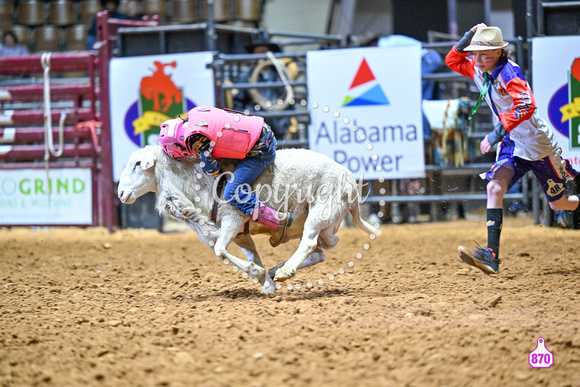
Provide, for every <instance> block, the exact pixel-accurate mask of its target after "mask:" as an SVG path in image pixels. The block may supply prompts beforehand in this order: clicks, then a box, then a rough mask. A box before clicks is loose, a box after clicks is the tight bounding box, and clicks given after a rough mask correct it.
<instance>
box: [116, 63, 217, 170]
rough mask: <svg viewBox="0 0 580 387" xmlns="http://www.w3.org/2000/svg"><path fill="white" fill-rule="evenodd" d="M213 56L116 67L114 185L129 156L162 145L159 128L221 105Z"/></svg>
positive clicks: (126, 64) (118, 64)
mask: <svg viewBox="0 0 580 387" xmlns="http://www.w3.org/2000/svg"><path fill="white" fill-rule="evenodd" d="M211 62H212V53H211V52H196V53H186V54H170V55H153V56H139V57H128V58H114V59H113V60H112V61H111V64H110V69H111V78H110V88H111V95H110V101H111V130H112V142H113V144H112V145H113V179H114V180H115V181H119V177H120V176H121V172H122V171H123V168H124V167H125V163H126V162H127V160H128V159H129V155H130V154H131V153H132V152H134V151H135V150H137V149H139V148H141V147H143V146H145V145H157V138H158V137H159V125H160V124H161V123H163V121H165V120H167V119H169V118H175V117H177V116H178V115H180V114H181V115H182V117H185V114H184V113H187V111H189V110H190V109H192V108H194V107H195V106H198V105H211V106H214V105H215V89H214V80H213V70H212V69H210V68H208V67H207V65H208V64H209V63H211Z"/></svg>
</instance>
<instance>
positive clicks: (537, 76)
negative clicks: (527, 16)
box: [532, 36, 580, 170]
mask: <svg viewBox="0 0 580 387" xmlns="http://www.w3.org/2000/svg"><path fill="white" fill-rule="evenodd" d="M577 58H580V36H553V37H541V38H534V39H532V74H533V83H532V89H533V91H534V96H535V97H536V105H537V108H538V111H539V113H540V116H541V117H542V118H543V119H545V120H546V121H547V122H548V124H549V125H551V126H552V127H553V128H554V129H556V130H555V131H554V132H555V135H556V139H557V140H558V144H559V145H560V147H561V148H562V156H563V157H564V158H567V159H568V160H570V163H571V164H572V166H573V167H574V169H576V170H580V146H579V143H580V139H579V134H578V132H579V131H578V117H579V116H580V91H579V90H578V82H580V61H576V63H577V64H576V67H575V68H574V70H575V71H574V73H573V64H574V62H575V59H577ZM574 83H575V84H576V85H575V86H573V84H574ZM572 123H575V126H574V127H571V126H572ZM570 133H573V135H572V136H570Z"/></svg>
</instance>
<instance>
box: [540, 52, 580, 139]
mask: <svg viewBox="0 0 580 387" xmlns="http://www.w3.org/2000/svg"><path fill="white" fill-rule="evenodd" d="M548 115H549V117H550V122H551V123H552V125H553V126H554V127H555V128H556V130H557V131H558V132H560V133H561V134H562V135H564V136H566V137H568V138H569V140H570V149H580V129H579V127H580V58H576V59H574V61H573V62H572V66H571V67H570V71H568V83H567V84H565V85H564V86H562V87H561V88H560V89H558V91H556V93H554V96H553V97H552V98H551V100H550V103H549V105H548Z"/></svg>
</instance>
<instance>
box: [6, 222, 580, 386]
mask: <svg viewBox="0 0 580 387" xmlns="http://www.w3.org/2000/svg"><path fill="white" fill-rule="evenodd" d="M383 231H384V232H383V234H382V235H381V236H380V237H378V238H377V239H376V240H370V239H369V238H368V237H367V236H366V234H364V233H363V232H362V231H360V230H358V229H350V228H344V229H341V230H340V231H339V236H340V238H341V241H340V242H339V244H338V246H337V247H336V248H335V249H334V250H331V251H329V252H328V253H327V260H326V262H324V263H322V264H320V265H318V266H317V267H314V268H310V269H306V270H304V271H302V272H299V274H298V276H297V277H296V278H295V279H294V280H293V281H291V283H290V284H291V285H292V288H291V289H289V288H288V284H284V285H283V287H282V288H281V289H280V290H279V291H278V294H277V296H275V297H273V298H268V297H266V296H263V295H261V294H260V286H259V285H256V284H254V283H253V282H252V280H251V279H246V278H243V276H242V275H241V273H240V272H234V271H233V270H232V266H231V265H224V264H223V263H222V262H220V261H219V260H218V259H217V258H216V257H215V256H213V253H212V252H211V251H210V250H209V249H208V248H206V247H204V246H202V245H201V244H200V243H199V242H198V241H197V239H196V237H195V235H194V234H193V232H185V233H183V232H181V233H163V234H160V233H157V232H156V231H152V230H120V231H117V232H115V233H112V234H110V233H108V232H107V231H106V230H104V229H84V230H83V229H75V228H70V229H69V228H59V229H48V230H40V231H31V230H28V229H20V228H19V229H3V230H0V246H1V253H0V254H1V259H0V385H2V386H36V385H41V386H42V385H53V386H268V385H280V386H390V385H397V386H398V385H409V386H444V385H447V386H468V385H469V386H482V385H486V386H491V385H496V386H497V385H506V386H522V385H526V386H529V385H538V384H539V385H549V386H573V385H578V383H579V382H578V375H580V332H579V328H580V303H578V298H579V297H580V261H579V259H578V258H580V244H579V240H580V238H579V237H580V232H579V231H578V230H569V229H567V230H565V229H559V228H546V227H542V226H534V225H533V223H532V221H531V219H529V218H524V219H514V218H508V219H506V221H505V224H504V232H503V235H502V242H503V245H502V259H503V264H502V267H501V272H500V274H499V275H498V276H485V275H484V274H482V273H481V272H480V271H479V270H476V269H472V268H471V267H468V266H466V265H465V264H463V263H462V262H461V261H460V260H459V258H457V255H456V249H457V246H458V245H459V244H467V245H470V246H471V245H472V243H473V242H472V241H473V240H474V239H475V240H478V241H481V242H485V240H486V235H485V226H484V223H483V222H482V221H458V222H444V223H435V224H431V223H423V224H418V225H399V226H383ZM256 239H257V244H258V247H259V249H260V250H261V252H262V258H263V260H264V262H266V264H267V265H268V266H269V267H271V266H273V265H274V264H275V263H278V262H279V261H281V260H283V259H284V258H286V257H289V256H290V254H291V253H292V249H293V248H294V247H295V245H294V244H287V245H283V246H281V247H279V248H277V249H272V248H270V247H269V245H268V242H267V239H266V238H264V237H257V238H256ZM365 244H368V246H366V247H367V248H365ZM233 251H234V252H236V250H235V249H234V250H233ZM358 254H360V255H358ZM357 255H358V258H357ZM361 255H362V258H361ZM349 263H350V265H349ZM352 265H354V266H352ZM341 269H342V270H341ZM341 273H342V274H341ZM333 276H334V277H333ZM319 281H320V283H319ZM309 283H310V284H311V285H312V286H311V287H309ZM297 288H299V289H297ZM539 337H543V338H545V340H546V347H547V348H548V350H550V351H551V352H552V353H553V355H554V365H553V366H552V367H551V368H549V369H533V368H532V367H530V365H529V364H528V354H529V353H530V352H531V351H533V350H534V349H535V347H536V342H537V339H538V338H539Z"/></svg>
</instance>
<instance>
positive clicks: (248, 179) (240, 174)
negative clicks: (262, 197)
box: [224, 142, 276, 215]
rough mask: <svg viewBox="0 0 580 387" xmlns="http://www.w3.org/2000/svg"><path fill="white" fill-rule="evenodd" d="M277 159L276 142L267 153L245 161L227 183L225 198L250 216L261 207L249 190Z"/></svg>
mask: <svg viewBox="0 0 580 387" xmlns="http://www.w3.org/2000/svg"><path fill="white" fill-rule="evenodd" d="M275 158H276V144H275V142H274V144H273V146H271V147H270V149H268V151H267V152H266V153H264V154H261V155H259V156H255V157H248V158H245V159H243V160H242V161H241V162H240V164H239V165H238V166H237V167H236V169H234V172H233V175H232V176H231V177H230V178H229V179H228V181H227V183H226V187H225V190H224V198H225V199H226V200H227V201H228V202H230V203H232V204H233V205H234V206H236V207H238V208H239V209H240V210H241V211H242V212H243V213H244V214H246V215H249V214H250V213H251V212H252V211H253V210H254V208H256V207H257V206H258V207H259V203H256V201H257V200H258V197H257V196H256V194H255V193H253V192H252V191H251V190H249V189H248V188H249V186H250V184H252V183H253V182H254V181H255V180H256V179H257V178H258V177H259V176H260V174H261V173H262V172H263V171H264V170H265V169H266V168H268V167H269V166H270V164H272V163H273V162H274V159H275ZM256 204H257V206H256Z"/></svg>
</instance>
